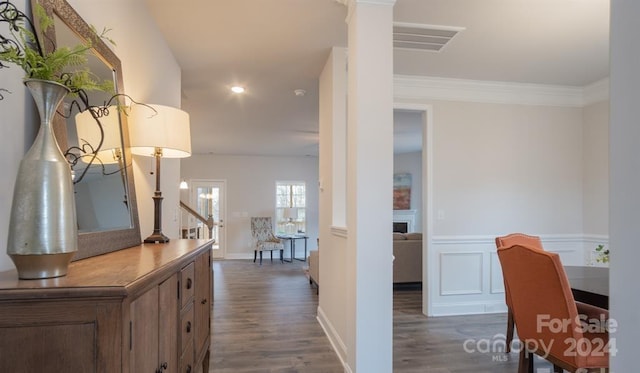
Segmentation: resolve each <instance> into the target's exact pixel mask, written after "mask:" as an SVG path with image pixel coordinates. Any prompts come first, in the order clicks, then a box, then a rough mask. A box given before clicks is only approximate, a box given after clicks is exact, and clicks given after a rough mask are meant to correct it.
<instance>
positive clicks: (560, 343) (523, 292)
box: [498, 245, 586, 366]
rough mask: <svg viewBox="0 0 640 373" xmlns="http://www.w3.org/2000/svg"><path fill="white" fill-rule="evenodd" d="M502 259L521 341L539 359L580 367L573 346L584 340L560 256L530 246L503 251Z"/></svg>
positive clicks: (502, 248)
mask: <svg viewBox="0 0 640 373" xmlns="http://www.w3.org/2000/svg"><path fill="white" fill-rule="evenodd" d="M498 258H499V259H500V264H501V266H502V273H503V276H504V279H505V283H506V284H507V285H508V287H509V290H510V297H511V303H512V304H511V307H512V312H513V317H514V319H515V324H516V328H517V330H518V336H519V337H520V340H521V341H523V342H525V343H526V345H527V347H528V349H529V350H531V351H532V352H535V353H536V354H538V355H541V356H545V355H546V353H549V355H550V356H552V357H554V358H555V359H558V360H561V361H563V362H565V363H568V364H569V365H572V366H580V364H582V363H583V362H582V360H583V359H586V357H584V356H580V354H579V353H576V354H574V355H575V356H571V355H572V354H571V353H567V352H576V348H575V345H574V346H572V343H574V344H575V343H576V342H577V341H581V338H582V337H583V333H582V329H581V325H580V320H579V319H578V311H577V308H576V303H575V300H574V298H573V294H572V293H571V287H570V286H569V280H568V279H567V276H566V274H565V272H564V267H563V266H562V263H561V262H560V257H559V256H558V254H556V253H551V252H548V251H543V250H540V249H538V248H534V247H529V246H526V245H513V246H510V247H504V246H503V247H500V248H499V249H498Z"/></svg>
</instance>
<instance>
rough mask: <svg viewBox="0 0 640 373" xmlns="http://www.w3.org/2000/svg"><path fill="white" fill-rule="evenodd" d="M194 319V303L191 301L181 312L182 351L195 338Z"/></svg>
mask: <svg viewBox="0 0 640 373" xmlns="http://www.w3.org/2000/svg"><path fill="white" fill-rule="evenodd" d="M193 320H194V313H193V303H191V304H189V305H187V307H186V308H185V309H184V310H183V311H182V313H181V314H180V346H181V348H180V351H184V349H185V348H186V347H187V345H188V344H189V342H190V341H191V340H193V335H194V334H195V328H194V323H193Z"/></svg>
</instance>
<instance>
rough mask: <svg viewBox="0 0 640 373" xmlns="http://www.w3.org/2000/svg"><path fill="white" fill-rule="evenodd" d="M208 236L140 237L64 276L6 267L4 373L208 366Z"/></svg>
mask: <svg viewBox="0 0 640 373" xmlns="http://www.w3.org/2000/svg"><path fill="white" fill-rule="evenodd" d="M211 244H212V242H211V241H205V240H172V241H171V242H169V243H166V244H143V245H140V246H135V247H131V248H128V249H123V250H119V251H115V252H112V253H109V254H104V255H100V256H96V257H92V258H88V259H83V260H79V261H76V262H73V263H71V265H70V266H69V273H68V274H67V276H64V277H59V278H53V279H46V280H19V279H18V276H17V272H16V271H15V270H14V271H7V272H1V273H0V372H12V373H31V372H65V373H76V372H77V373H88V372H104V373H113V372H130V373H160V372H162V373H165V372H166V373H173V372H180V373H195V372H205V373H207V372H208V366H209V351H210V343H211V342H210V340H211V337H210V335H211V333H210V332H211V330H210V325H211V322H210V321H211V306H212V304H211V303H212V301H213V293H212V289H213V288H212V286H213V276H212V268H211Z"/></svg>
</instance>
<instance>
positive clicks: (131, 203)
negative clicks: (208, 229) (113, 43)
mask: <svg viewBox="0 0 640 373" xmlns="http://www.w3.org/2000/svg"><path fill="white" fill-rule="evenodd" d="M36 4H40V5H41V6H42V7H43V8H44V10H45V12H46V13H47V15H49V16H50V17H53V16H54V15H56V16H57V17H59V18H60V19H61V20H62V21H63V22H64V23H65V24H66V25H68V26H69V28H70V29H71V30H73V31H74V32H75V33H76V34H78V36H80V37H81V38H83V39H85V40H91V43H92V46H93V49H94V50H95V53H96V55H97V56H98V57H100V58H101V59H102V60H103V61H104V62H105V63H106V64H107V65H109V67H110V68H112V69H113V70H114V71H115V74H114V76H115V83H116V93H118V94H124V88H123V87H124V81H123V77H122V66H121V63H120V59H119V58H118V56H116V55H115V53H114V52H113V51H112V50H111V49H110V48H109V47H108V46H107V45H106V43H105V42H104V41H103V40H102V39H100V38H96V37H95V33H94V32H93V31H92V30H91V27H90V26H89V24H87V22H86V21H85V20H84V19H83V18H82V17H81V16H80V15H79V14H78V13H77V12H76V11H75V9H73V7H72V6H71V5H70V4H69V3H68V2H67V1H66V0H31V6H32V8H35V6H36ZM34 18H35V15H34ZM34 25H35V27H36V32H37V33H38V35H43V33H42V30H40V29H39V22H38V20H37V19H34ZM44 36H45V38H48V39H49V40H56V38H55V27H54V26H51V27H50V28H49V29H48V30H47V33H46V34H45V35H44ZM43 44H44V45H43V48H44V49H45V52H51V49H52V48H53V45H52V44H51V43H43ZM119 102H120V104H125V102H124V99H123V98H121V97H120V98H119ZM120 125H121V129H122V139H123V144H122V145H123V149H124V159H125V170H126V176H127V191H128V196H127V201H128V202H127V203H128V207H129V211H130V215H131V228H127V229H119V230H110V231H103V232H86V233H79V234H78V252H77V253H76V254H75V256H74V257H73V260H79V259H84V258H89V257H92V256H96V255H101V254H106V253H109V252H112V251H117V250H121V249H124V248H127V247H131V246H136V245H140V244H141V243H142V238H141V235H140V222H139V218H138V205H137V199H136V192H135V183H134V179H133V166H132V157H131V149H130V147H129V130H128V126H127V118H126V115H121V116H120ZM54 131H55V135H56V139H57V140H58V143H59V144H60V148H61V149H66V148H67V130H66V120H65V118H64V117H62V116H61V115H56V117H55V118H54ZM127 164H128V165H127ZM76 208H77V206H76Z"/></svg>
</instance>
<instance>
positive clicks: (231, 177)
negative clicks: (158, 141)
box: [182, 155, 318, 259]
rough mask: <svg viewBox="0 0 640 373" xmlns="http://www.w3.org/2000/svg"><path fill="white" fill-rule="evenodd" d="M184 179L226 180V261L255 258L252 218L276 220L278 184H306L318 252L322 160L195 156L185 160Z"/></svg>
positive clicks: (313, 240)
mask: <svg viewBox="0 0 640 373" xmlns="http://www.w3.org/2000/svg"><path fill="white" fill-rule="evenodd" d="M182 178H183V179H185V180H187V182H188V181H189V180H191V179H218V180H226V182H227V203H226V207H227V211H226V215H227V220H226V224H225V227H226V228H225V229H226V235H227V236H226V244H227V247H226V255H225V257H226V258H229V259H238V258H244V259H248V258H253V250H252V249H251V248H250V247H249V243H250V242H251V231H250V225H249V224H250V223H249V218H250V217H252V216H271V217H273V218H275V207H276V201H275V188H276V181H304V182H306V185H307V206H306V208H307V211H306V213H307V235H308V236H309V240H308V247H309V249H316V248H317V245H316V238H317V237H318V158H316V157H267V156H265V157H259V156H232V155H194V156H192V157H190V158H185V159H183V160H182ZM185 202H188V201H185ZM298 247H299V246H298ZM298 247H297V248H298ZM297 255H298V256H300V255H301V254H300V253H298V254H297Z"/></svg>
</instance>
